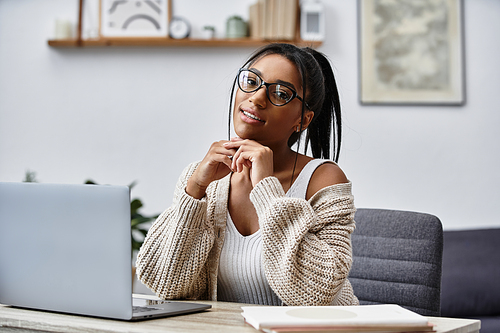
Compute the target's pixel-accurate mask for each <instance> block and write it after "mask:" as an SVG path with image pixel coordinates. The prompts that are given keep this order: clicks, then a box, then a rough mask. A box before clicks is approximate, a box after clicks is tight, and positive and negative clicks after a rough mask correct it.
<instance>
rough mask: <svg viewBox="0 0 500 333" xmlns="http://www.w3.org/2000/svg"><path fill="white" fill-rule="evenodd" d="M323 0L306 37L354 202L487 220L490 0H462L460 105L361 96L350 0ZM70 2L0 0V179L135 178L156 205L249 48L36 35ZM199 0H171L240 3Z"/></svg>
mask: <svg viewBox="0 0 500 333" xmlns="http://www.w3.org/2000/svg"><path fill="white" fill-rule="evenodd" d="M247 2H248V3H250V2H252V1H247ZM323 2H324V4H325V6H326V16H327V40H326V41H325V43H324V44H323V46H322V47H321V48H320V49H319V50H320V51H322V52H324V53H326V54H327V55H328V56H329V58H330V59H331V60H332V62H333V64H334V66H335V70H336V74H337V77H338V84H339V86H340V93H341V100H342V105H343V110H344V126H345V127H344V131H345V132H344V138H343V140H344V143H343V144H344V145H343V151H342V156H341V161H340V162H341V166H342V167H343V169H344V170H345V172H346V173H347V175H348V176H349V178H350V179H351V180H352V181H353V184H354V194H355V197H356V205H357V206H358V207H380V208H392V209H404V210H414V211H422V212H429V213H432V214H435V215H437V216H438V217H440V219H441V220H442V222H443V225H444V227H445V229H462V228H475V227H500V219H499V218H498V212H497V207H498V206H499V203H500V190H499V188H500V175H499V172H498V169H499V168H498V165H499V164H500V158H499V153H500V134H499V132H498V127H499V125H500V107H499V106H498V103H497V99H498V94H499V92H500V67H499V62H498V59H500V56H499V54H500V39H499V38H498V31H500V21H499V20H498V17H500V2H499V1H496V0H465V1H464V18H465V22H464V25H465V61H466V66H465V68H466V92H467V103H466V104H465V106H462V107H435V106H432V107H417V106H408V107H406V106H383V107H374V106H361V105H360V104H359V103H358V74H359V73H358V64H357V57H358V54H357V11H356V10H357V8H356V6H357V5H356V4H357V2H356V1H354V0H352V1H345V0H324V1H323ZM76 3H77V1H76V0H75V1H68V0H38V1H29V0H0V181H21V180H22V179H23V177H24V172H25V171H26V170H27V169H29V170H33V171H36V172H37V178H38V179H39V180H40V181H41V182H46V183H48V182H57V183H82V182H83V181H84V180H86V179H88V178H92V179H94V180H95V181H97V182H100V183H107V184H129V183H130V182H132V181H134V180H137V181H138V185H137V186H136V188H135V189H134V191H133V193H132V194H133V196H134V197H140V198H142V199H143V201H144V202H145V204H146V207H145V211H146V213H157V212H160V211H161V210H163V209H164V208H166V207H167V206H168V205H169V204H170V202H171V200H172V192H173V188H174V185H175V182H176V180H177V177H178V175H179V173H180V172H181V170H182V169H183V167H184V166H185V165H186V164H187V163H189V162H191V161H193V160H197V159H201V158H202V157H203V156H204V154H205V151H206V149H207V148H208V146H209V144H210V143H211V142H212V141H214V140H218V139H225V138H226V136H227V134H226V133H227V130H226V128H227V125H226V122H227V120H226V119H227V105H228V97H229V87H230V82H231V80H232V78H233V77H234V75H235V73H236V70H237V69H238V68H239V66H240V65H241V63H242V62H243V61H244V60H245V58H246V57H247V56H248V55H249V53H250V52H251V51H253V50H252V49H247V48H154V47H147V48H95V49H92V48H85V49H76V48H71V49H55V48H50V47H48V46H47V39H49V38H50V37H51V36H52V34H53V31H52V30H53V22H54V20H55V19H56V17H59V18H65V17H68V18H75V17H76ZM210 3H211V6H205V7H203V8H201V7H199V6H200V5H199V2H198V3H197V2H196V1H194V0H189V1H188V0H183V1H182V2H180V4H179V3H177V2H176V3H175V4H174V8H176V10H177V11H178V12H177V14H180V15H182V16H185V17H187V18H188V19H189V20H191V21H192V22H200V25H204V24H206V23H212V22H221V23H219V26H220V27H223V26H224V25H223V22H224V21H225V19H226V18H227V16H228V15H232V14H241V15H243V16H246V15H247V13H246V12H244V11H243V10H244V9H242V8H246V6H243V7H242V6H241V2H239V4H238V7H236V5H233V3H234V2H233V1H230V0H217V1H212V2H210ZM231 6H234V7H231ZM191 8H194V9H197V8H198V9H200V12H199V13H197V14H196V15H195V14H191V13H190V12H189V10H190V9H191ZM233 8H234V9H233ZM231 10H234V12H231ZM203 15H206V16H203ZM205 17H206V22H205V21H204V20H203V18H205ZM214 18H217V19H218V21H214Z"/></svg>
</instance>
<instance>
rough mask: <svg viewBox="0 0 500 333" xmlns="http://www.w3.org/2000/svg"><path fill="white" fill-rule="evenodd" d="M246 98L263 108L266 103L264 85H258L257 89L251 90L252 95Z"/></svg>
mask: <svg viewBox="0 0 500 333" xmlns="http://www.w3.org/2000/svg"><path fill="white" fill-rule="evenodd" d="M248 100H249V101H250V102H252V103H253V104H255V105H257V106H258V107H261V108H265V107H266V105H267V92H266V86H264V85H262V86H260V88H259V89H258V90H257V91H255V92H253V95H252V96H250V98H249V99H248Z"/></svg>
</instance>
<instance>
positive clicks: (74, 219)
mask: <svg viewBox="0 0 500 333" xmlns="http://www.w3.org/2000/svg"><path fill="white" fill-rule="evenodd" d="M131 247H132V246H131V227H130V191H129V188H128V187H126V186H108V185H56V184H39V183H1V182H0V303H1V304H6V305H11V306H17V307H23V308H30V309H37V310H47V311H57V312H65V313H71V314H78V315H86V316H95V317H103V318H112V319H120V320H143V319H149V318H158V317H164V316H171V315H178V314H186V313H191V312H197V311H202V310H205V309H208V308H210V307H211V306H210V305H206V304H196V303H188V302H180V301H177V302H176V301H152V303H153V305H150V306H143V307H141V308H139V309H137V311H133V308H135V307H134V306H133V305H134V304H133V300H132V249H131ZM138 302H139V303H140V302H141V301H140V300H139V301H138ZM144 302H146V301H145V300H142V303H144ZM149 304H151V302H150V303H149Z"/></svg>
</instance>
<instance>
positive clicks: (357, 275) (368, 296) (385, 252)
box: [349, 209, 443, 316]
mask: <svg viewBox="0 0 500 333" xmlns="http://www.w3.org/2000/svg"><path fill="white" fill-rule="evenodd" d="M355 221H356V230H355V231H354V233H353V235H352V247H353V260H354V261H353V266H352V270H351V272H350V275H349V281H350V282H351V284H352V286H353V289H354V294H355V295H356V296H357V297H358V299H359V300H360V303H361V304H399V305H401V306H403V307H405V308H407V309H409V310H411V311H414V312H417V313H419V314H422V315H427V316H439V315H440V287H441V263H442V253H443V229H442V225H441V221H440V220H439V219H438V218H437V217H436V216H433V215H430V214H424V213H416V212H405V211H394V210H382V209H358V211H357V212H356V215H355Z"/></svg>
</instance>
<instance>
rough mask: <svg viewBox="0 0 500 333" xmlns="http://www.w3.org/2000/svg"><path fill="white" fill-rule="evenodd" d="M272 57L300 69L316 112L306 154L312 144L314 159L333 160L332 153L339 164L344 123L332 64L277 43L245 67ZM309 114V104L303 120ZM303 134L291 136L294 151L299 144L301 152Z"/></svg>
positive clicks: (318, 55) (306, 95)
mask: <svg viewBox="0 0 500 333" xmlns="http://www.w3.org/2000/svg"><path fill="white" fill-rule="evenodd" d="M270 54H278V55H281V56H283V57H284V58H286V59H288V60H289V61H291V62H292V63H293V64H294V65H295V66H296V67H297V70H298V71H299V74H300V76H301V79H302V91H303V94H304V97H303V98H304V101H305V102H306V103H307V105H308V106H309V109H310V110H311V111H313V112H314V117H313V120H312V122H311V123H310V124H309V126H308V128H307V130H306V142H305V147H304V152H305V153H307V148H308V146H309V144H310V146H311V151H312V155H313V157H314V158H326V159H329V158H330V152H332V153H333V154H332V157H331V158H332V159H333V160H334V161H335V162H337V161H338V158H339V154H340V144H341V136H342V119H341V114H340V101H339V94H338V91H337V84H336V82H335V77H334V75H333V70H332V67H331V66H330V62H329V61H328V59H327V58H326V57H325V56H324V55H323V54H322V53H320V52H318V51H315V50H313V49H311V48H309V47H305V48H299V47H297V46H294V45H291V44H284V43H274V44H269V45H266V46H264V47H262V48H261V49H259V50H257V51H256V52H255V53H254V54H253V55H252V56H250V58H249V59H248V60H247V62H246V63H245V64H244V65H243V67H249V66H251V65H252V64H253V63H255V62H257V61H258V60H259V59H261V58H263V57H265V56H267V55H270ZM235 86H236V79H235V81H234V82H233V87H232V90H231V101H230V105H229V131H230V128H231V114H232V103H233V95H234V91H235ZM305 110H306V106H305V103H302V115H301V117H302V119H303V117H304V114H305ZM301 127H302V122H301ZM301 134H302V128H301V130H300V132H294V133H293V134H292V135H291V136H290V138H289V140H288V145H289V146H290V147H291V146H292V145H293V144H295V143H297V145H298V147H297V150H298V149H299V148H300V141H301V137H302V136H301Z"/></svg>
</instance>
